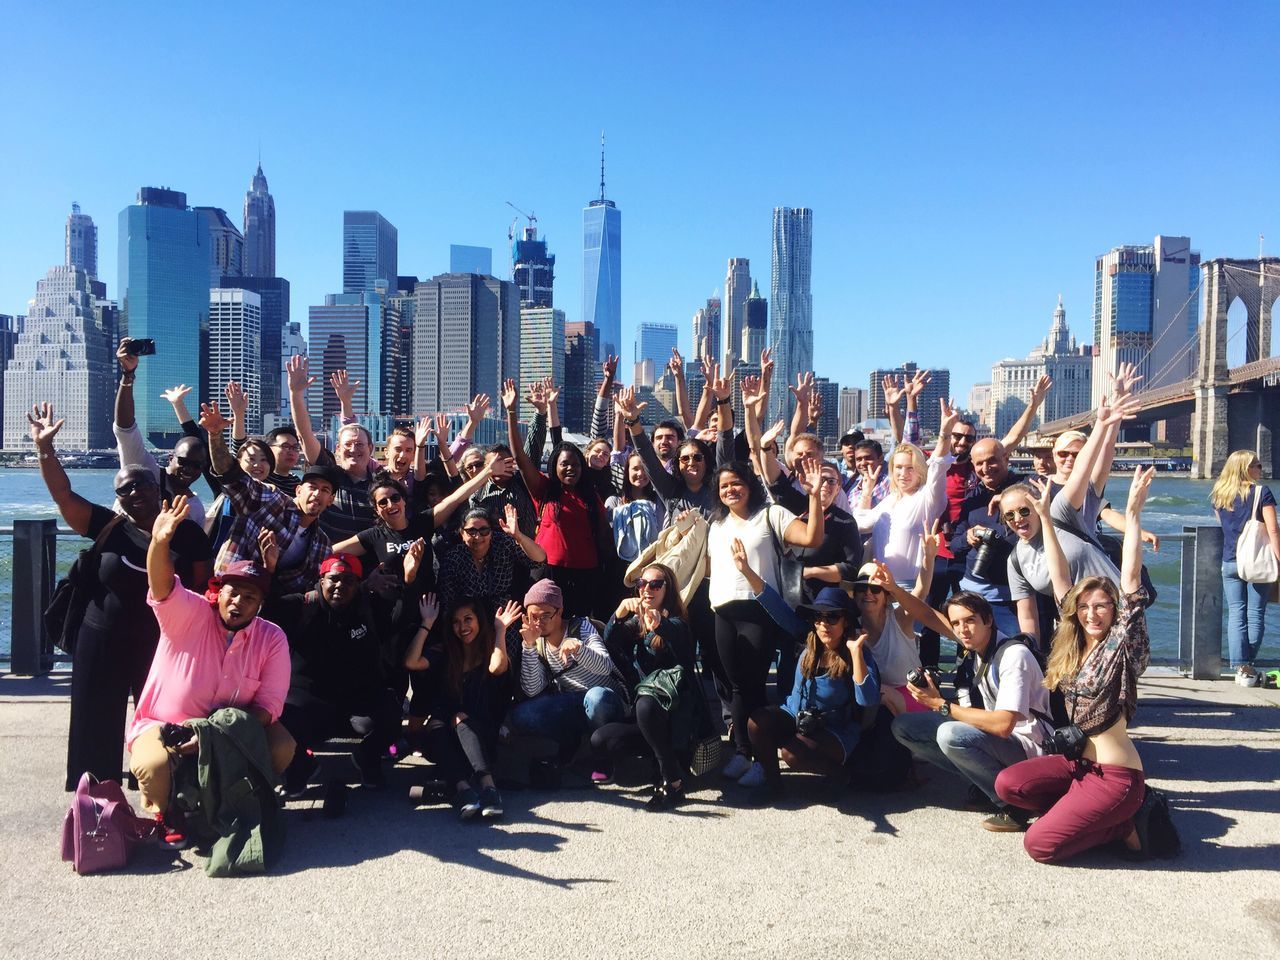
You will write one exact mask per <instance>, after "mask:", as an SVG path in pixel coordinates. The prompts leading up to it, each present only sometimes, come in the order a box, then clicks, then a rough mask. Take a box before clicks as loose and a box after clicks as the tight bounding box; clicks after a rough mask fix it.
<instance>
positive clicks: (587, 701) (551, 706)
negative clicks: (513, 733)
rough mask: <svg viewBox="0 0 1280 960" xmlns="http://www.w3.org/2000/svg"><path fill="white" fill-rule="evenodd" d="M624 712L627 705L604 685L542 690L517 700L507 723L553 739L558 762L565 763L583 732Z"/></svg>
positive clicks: (594, 728)
mask: <svg viewBox="0 0 1280 960" xmlns="http://www.w3.org/2000/svg"><path fill="white" fill-rule="evenodd" d="M626 715H627V706H626V704H625V703H624V702H623V700H622V698H621V697H620V696H618V694H617V693H615V692H614V691H612V690H610V689H609V688H608V687H592V688H591V689H590V690H587V691H585V692H582V693H546V692H544V693H540V694H539V695H538V696H536V697H534V698H533V699H531V700H525V701H524V702H523V703H518V704H516V705H515V707H514V708H513V709H512V711H511V726H512V727H513V728H515V729H516V730H519V731H521V732H522V733H529V734H534V735H536V736H540V737H546V738H548V739H549V740H554V741H555V742H556V746H557V747H558V748H559V760H560V762H561V763H568V762H569V761H570V760H572V759H573V755H574V753H575V752H576V751H577V749H578V743H579V742H580V741H581V740H582V737H583V735H584V734H587V733H590V732H591V731H592V730H596V729H599V728H600V727H603V726H604V725H605V724H606V723H615V722H617V721H619V720H622V719H623V718H624V717H626Z"/></svg>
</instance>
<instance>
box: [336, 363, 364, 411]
mask: <svg viewBox="0 0 1280 960" xmlns="http://www.w3.org/2000/svg"><path fill="white" fill-rule="evenodd" d="M329 386H331V387H333V392H334V393H336V394H337V395H338V400H339V401H340V402H342V403H351V401H352V399H353V398H354V397H355V395H356V390H357V389H359V387H360V381H359V380H351V379H349V378H348V377H347V371H345V370H335V371H333V373H332V374H330V375H329Z"/></svg>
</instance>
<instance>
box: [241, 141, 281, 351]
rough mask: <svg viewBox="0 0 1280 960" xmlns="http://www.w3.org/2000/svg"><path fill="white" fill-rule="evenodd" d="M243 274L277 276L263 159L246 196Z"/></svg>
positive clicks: (273, 210)
mask: <svg viewBox="0 0 1280 960" xmlns="http://www.w3.org/2000/svg"><path fill="white" fill-rule="evenodd" d="M244 275H245V276H246V277H274V276H275V275H276V201H275V199H274V198H273V197H272V196H271V193H270V191H269V190H268V189H267V178H266V177H265V176H264V175H263V173H262V163H261V162H259V163H258V169H257V171H256V172H255V173H254V175H253V180H252V181H251V182H250V183H249V191H248V192H247V193H246V194H245V195H244ZM264 372H265V371H264Z"/></svg>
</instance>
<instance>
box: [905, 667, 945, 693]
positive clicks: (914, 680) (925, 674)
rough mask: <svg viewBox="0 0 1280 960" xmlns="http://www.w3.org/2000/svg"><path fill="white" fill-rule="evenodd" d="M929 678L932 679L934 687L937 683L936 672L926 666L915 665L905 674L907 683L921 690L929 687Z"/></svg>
mask: <svg viewBox="0 0 1280 960" xmlns="http://www.w3.org/2000/svg"><path fill="white" fill-rule="evenodd" d="M930 680H932V681H933V685H934V686H935V687H936V686H937V685H938V674H937V672H936V671H934V670H930V669H929V668H928V667H916V668H915V669H914V670H912V671H911V672H910V673H908V674H907V683H909V684H911V686H913V687H918V688H919V689H921V690H928V689H929V681H930Z"/></svg>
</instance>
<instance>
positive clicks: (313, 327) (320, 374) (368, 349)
mask: <svg viewBox="0 0 1280 960" xmlns="http://www.w3.org/2000/svg"><path fill="white" fill-rule="evenodd" d="M307 319H308V336H309V337H310V349H309V355H310V357H311V375H312V376H314V377H315V378H316V379H315V383H313V384H312V385H311V388H310V390H309V392H308V395H307V408H308V409H309V410H310V411H311V415H312V416H315V415H316V413H317V412H319V414H320V417H321V419H320V423H321V424H322V425H324V427H325V428H326V429H327V427H328V424H329V422H330V421H331V420H332V419H333V418H334V417H335V416H337V415H338V410H339V405H338V398H337V397H336V396H335V395H334V392H333V390H331V389H330V387H329V378H330V377H331V376H332V375H333V374H334V373H336V372H337V371H339V370H345V371H347V376H348V378H350V379H351V380H353V381H356V380H358V381H359V382H360V386H359V388H358V389H357V391H356V395H355V397H354V398H353V400H352V403H353V405H354V406H355V412H356V414H357V415H359V414H362V413H367V412H371V411H374V410H375V409H376V407H377V405H378V398H379V391H380V386H379V385H380V380H381V378H380V367H381V356H380V354H379V347H380V341H381V327H382V310H381V299H380V298H379V296H378V294H377V293H376V292H374V293H370V294H368V295H367V296H366V295H365V294H359V293H330V294H326V296H325V298H324V303H323V304H322V305H315V306H312V307H309V308H308V309H307ZM371 400H372V402H371Z"/></svg>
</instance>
